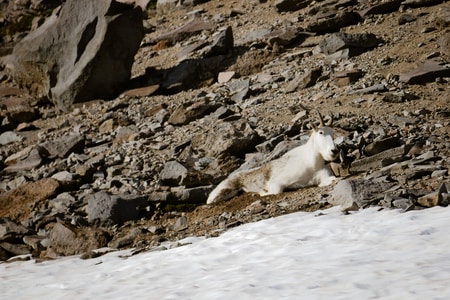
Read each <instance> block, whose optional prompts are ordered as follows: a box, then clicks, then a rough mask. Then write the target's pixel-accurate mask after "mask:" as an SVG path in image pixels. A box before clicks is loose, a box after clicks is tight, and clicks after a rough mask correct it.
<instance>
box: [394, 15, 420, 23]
mask: <svg viewBox="0 0 450 300" xmlns="http://www.w3.org/2000/svg"><path fill="white" fill-rule="evenodd" d="M415 20H417V17H416V16H414V15H411V14H402V15H401V16H400V17H399V18H398V25H403V24H407V23H411V22H414V21H415Z"/></svg>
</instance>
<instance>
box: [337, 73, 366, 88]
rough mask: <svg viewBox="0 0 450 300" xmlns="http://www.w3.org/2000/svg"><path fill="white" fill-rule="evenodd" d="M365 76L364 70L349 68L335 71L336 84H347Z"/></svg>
mask: <svg viewBox="0 0 450 300" xmlns="http://www.w3.org/2000/svg"><path fill="white" fill-rule="evenodd" d="M362 76H363V71H361V70H359V69H356V70H347V71H340V72H335V73H334V74H333V77H334V80H333V81H334V84H336V85H337V86H346V85H349V84H351V83H353V82H356V81H358V79H359V78H361V77H362Z"/></svg>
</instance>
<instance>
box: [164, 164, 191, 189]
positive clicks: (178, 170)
mask: <svg viewBox="0 0 450 300" xmlns="http://www.w3.org/2000/svg"><path fill="white" fill-rule="evenodd" d="M187 174H188V169H187V168H186V167H185V166H183V165H182V164H180V163H179V162H177V161H169V162H166V163H165V164H164V168H163V170H162V171H161V173H160V174H159V177H160V179H161V181H162V182H163V183H164V184H167V185H170V186H178V185H180V182H181V181H182V180H183V179H184V178H186V176H187Z"/></svg>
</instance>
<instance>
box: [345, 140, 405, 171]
mask: <svg viewBox="0 0 450 300" xmlns="http://www.w3.org/2000/svg"><path fill="white" fill-rule="evenodd" d="M405 151H406V150H405V147H404V146H400V147H397V148H393V149H389V150H386V151H383V152H381V153H378V154H376V155H373V156H370V157H366V158H362V159H358V160H355V161H353V162H352V164H351V166H350V172H351V173H358V172H365V171H369V170H371V169H376V168H381V167H383V166H386V165H388V164H390V163H392V158H393V157H397V156H403V155H405Z"/></svg>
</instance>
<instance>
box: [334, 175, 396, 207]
mask: <svg viewBox="0 0 450 300" xmlns="http://www.w3.org/2000/svg"><path fill="white" fill-rule="evenodd" d="M393 185H394V184H393V183H381V182H374V181H369V180H365V179H352V180H341V181H339V182H338V183H337V184H336V185H335V186H334V188H333V191H332V192H331V197H330V199H329V200H328V202H330V203H331V204H332V205H340V206H341V210H342V211H350V210H358V209H359V208H364V207H366V206H369V205H373V204H377V203H378V201H379V200H381V199H383V198H384V192H385V191H387V190H388V189H389V188H390V187H392V186H393Z"/></svg>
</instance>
